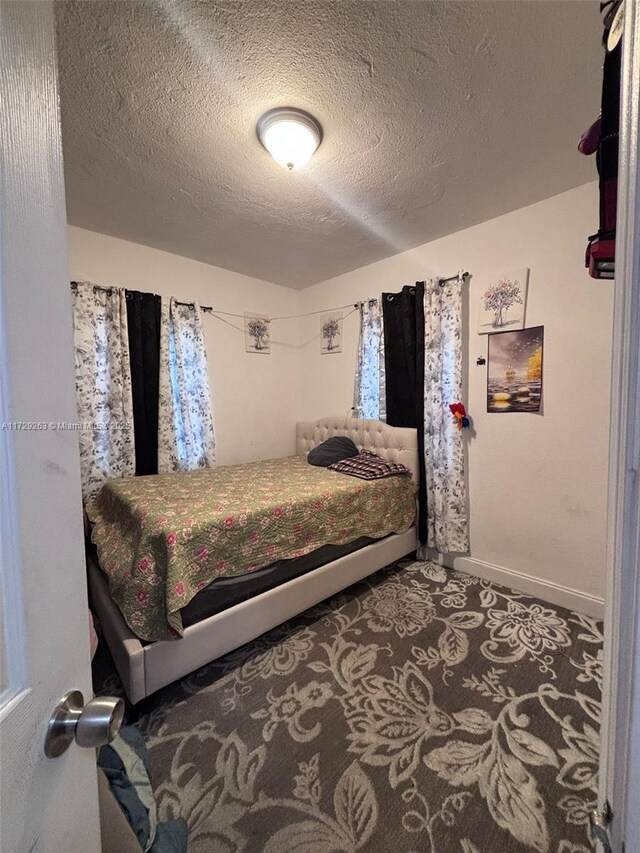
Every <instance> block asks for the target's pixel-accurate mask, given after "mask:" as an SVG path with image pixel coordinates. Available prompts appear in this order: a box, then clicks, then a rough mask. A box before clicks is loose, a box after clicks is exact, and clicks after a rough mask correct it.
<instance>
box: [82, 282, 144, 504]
mask: <svg viewBox="0 0 640 853" xmlns="http://www.w3.org/2000/svg"><path fill="white" fill-rule="evenodd" d="M71 293H72V302H73V338H74V345H75V371H76V398H77V406H78V422H79V423H78V436H79V440H80V468H81V476H82V494H83V498H84V500H85V502H86V501H89V500H91V499H92V498H93V497H95V495H96V494H97V492H98V491H99V490H100V488H101V486H102V485H103V484H104V482H105V481H106V480H109V479H111V478H113V477H132V476H133V475H134V474H135V446H134V437H133V403H132V399H131V366H130V363H129V339H128V330H127V306H126V296H125V291H124V290H121V289H119V288H102V287H98V286H96V285H93V284H91V283H88V282H75V283H74V285H73V286H72V291H71Z"/></svg>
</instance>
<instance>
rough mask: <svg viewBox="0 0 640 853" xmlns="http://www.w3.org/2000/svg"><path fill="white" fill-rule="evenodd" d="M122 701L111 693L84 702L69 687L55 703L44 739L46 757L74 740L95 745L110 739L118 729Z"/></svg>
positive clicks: (120, 722) (58, 752)
mask: <svg viewBox="0 0 640 853" xmlns="http://www.w3.org/2000/svg"><path fill="white" fill-rule="evenodd" d="M123 717H124V701H123V700H122V699H118V698H116V697H115V696H96V697H95V698H94V699H90V700H89V701H88V702H87V704H86V705H85V704H84V696H83V695H82V693H81V692H80V691H79V690H71V691H70V692H69V693H67V694H66V696H63V697H62V699H61V700H60V702H59V703H58V705H57V706H56V708H55V710H54V712H53V714H52V715H51V719H50V720H49V725H48V727H47V735H46V738H45V741H44V754H45V755H46V756H47V758H58V756H59V755H62V753H63V752H65V751H66V750H67V749H68V748H69V746H70V745H71V744H72V743H73V741H74V740H75V742H76V743H77V744H78V746H85V747H88V748H89V749H97V748H98V747H100V746H105V744H107V743H111V741H112V740H113V739H114V737H115V736H116V735H117V734H118V732H119V731H120V726H121V725H122V718H123Z"/></svg>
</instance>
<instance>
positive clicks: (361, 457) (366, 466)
mask: <svg viewBox="0 0 640 853" xmlns="http://www.w3.org/2000/svg"><path fill="white" fill-rule="evenodd" d="M328 467H329V470H330V471H339V472H340V473H341V474H347V475H348V476H349V477H359V478H360V479H361V480H381V479H382V478H383V477H395V476H398V475H401V474H409V475H411V471H409V469H408V468H406V467H405V466H404V465H398V464H397V463H396V462H387V460H386V459H382V457H380V456H378V455H376V454H375V453H372V452H371V451H370V450H361V451H360V453H358V455H357V456H352V457H351V458H350V459H342V460H341V461H340V462H334V463H333V465H329V466H328Z"/></svg>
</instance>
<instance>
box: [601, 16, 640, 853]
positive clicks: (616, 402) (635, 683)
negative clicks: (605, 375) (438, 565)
mask: <svg viewBox="0 0 640 853" xmlns="http://www.w3.org/2000/svg"><path fill="white" fill-rule="evenodd" d="M625 6H626V8H625V23H624V42H623V79H622V91H621V95H622V102H621V110H620V115H621V121H620V125H621V127H620V130H621V138H620V166H619V180H618V215H617V239H616V281H615V308H614V336H613V373H612V413H611V424H612V427H611V450H610V466H609V525H608V528H609V540H608V548H607V572H608V575H607V588H606V599H605V645H604V676H605V681H604V687H603V696H602V699H603V702H602V710H603V715H602V727H601V752H600V795H599V808H600V811H601V817H603V816H604V815H605V814H606V810H605V808H604V807H605V804H609V805H610V807H611V811H612V817H611V819H610V820H609V821H607V820H606V819H605V821H604V822H605V823H608V824H609V825H608V827H607V831H608V841H609V844H610V849H611V850H613V851H615V853H622V851H623V850H624V851H626V853H635V851H640V809H639V808H638V803H639V802H640V696H639V691H640V502H639V485H640V7H639V6H638V3H637V2H635V0H634V2H632V0H627V2H626V4H625ZM604 849H606V846H605V848H604Z"/></svg>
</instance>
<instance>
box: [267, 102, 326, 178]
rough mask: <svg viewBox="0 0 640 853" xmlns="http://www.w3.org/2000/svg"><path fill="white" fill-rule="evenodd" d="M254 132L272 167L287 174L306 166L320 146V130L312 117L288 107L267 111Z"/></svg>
mask: <svg viewBox="0 0 640 853" xmlns="http://www.w3.org/2000/svg"><path fill="white" fill-rule="evenodd" d="M257 131H258V139H259V140H260V142H261V143H262V144H263V145H264V147H265V148H266V149H267V151H268V152H269V154H271V156H272V157H273V159H274V160H275V161H276V163H279V164H280V165H281V166H284V167H285V168H286V169H289V170H290V171H291V170H292V169H299V168H300V167H301V166H304V165H305V164H306V163H308V162H309V160H310V159H311V157H312V156H313V154H314V153H315V151H316V149H317V148H318V146H319V145H320V143H321V142H322V128H321V127H320V124H319V123H318V122H317V121H316V120H315V119H314V117H313V116H311V115H309V113H305V112H304V111H303V110H296V109H294V108H292V107H278V108H277V109H275V110H269V112H268V113H265V114H264V115H263V116H262V118H261V119H260V120H259V121H258V127H257Z"/></svg>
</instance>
